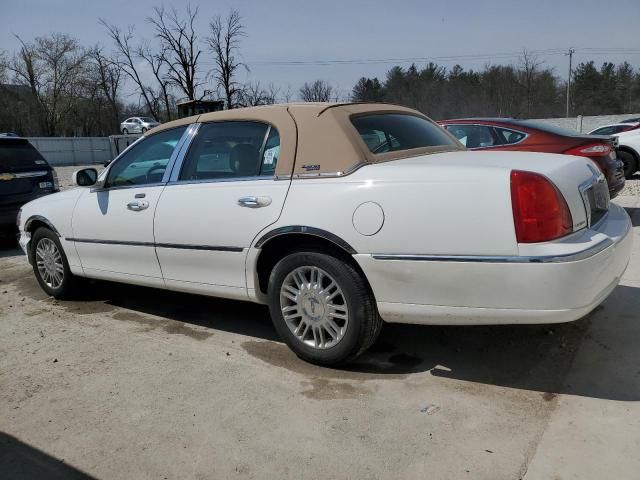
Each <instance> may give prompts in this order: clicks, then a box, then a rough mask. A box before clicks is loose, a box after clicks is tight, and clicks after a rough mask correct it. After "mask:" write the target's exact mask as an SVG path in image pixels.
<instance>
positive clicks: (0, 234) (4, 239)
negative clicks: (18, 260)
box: [0, 230, 22, 258]
mask: <svg viewBox="0 0 640 480" xmlns="http://www.w3.org/2000/svg"><path fill="white" fill-rule="evenodd" d="M21 253H22V250H20V247H19V246H18V240H17V237H16V233H15V232H14V231H13V230H7V231H0V258H6V257H13V256H16V255H20V254H21Z"/></svg>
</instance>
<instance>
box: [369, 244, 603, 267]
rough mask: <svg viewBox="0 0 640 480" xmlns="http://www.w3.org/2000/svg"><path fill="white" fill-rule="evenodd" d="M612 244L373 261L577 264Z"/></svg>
mask: <svg viewBox="0 0 640 480" xmlns="http://www.w3.org/2000/svg"><path fill="white" fill-rule="evenodd" d="M613 244H614V241H613V240H611V239H610V238H606V239H605V240H603V241H602V242H600V243H598V244H596V245H593V246H592V247H589V248H587V249H585V250H582V251H580V252H576V253H568V254H566V255H545V256H543V255H540V256H515V255H514V256H490V255H487V256H481V255H402V254H399V255H395V254H378V253H374V254H372V255H371V257H372V258H373V259H375V260H405V261H416V262H470V263H478V262H480V263H566V262H577V261H579V260H584V259H586V258H589V257H592V256H594V255H596V254H598V253H600V252H602V251H603V250H605V249H607V248H609V247H610V246H611V245H613Z"/></svg>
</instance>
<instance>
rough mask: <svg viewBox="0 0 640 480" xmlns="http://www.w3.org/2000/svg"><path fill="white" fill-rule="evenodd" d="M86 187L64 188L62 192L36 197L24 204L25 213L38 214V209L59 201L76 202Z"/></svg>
mask: <svg viewBox="0 0 640 480" xmlns="http://www.w3.org/2000/svg"><path fill="white" fill-rule="evenodd" d="M83 191H84V188H80V187H78V188H70V189H68V190H63V191H61V192H57V193H52V194H51V195H46V196H44V197H40V198H36V199H35V200H32V201H30V202H29V203H26V204H24V205H23V206H22V212H23V214H26V213H29V214H30V215H38V211H40V210H42V208H43V207H45V206H46V207H47V208H49V207H50V206H51V205H52V204H54V203H59V202H74V203H75V201H76V200H77V199H78V197H79V196H80V195H81V194H82V192H83Z"/></svg>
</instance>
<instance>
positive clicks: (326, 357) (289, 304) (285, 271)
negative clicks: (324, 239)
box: [269, 252, 382, 366]
mask: <svg viewBox="0 0 640 480" xmlns="http://www.w3.org/2000/svg"><path fill="white" fill-rule="evenodd" d="M269 310H270V312H271V319H272V320H273V323H274V326H275V328H276V330H277V331H278V333H279V334H280V336H281V337H282V339H283V340H284V341H285V342H286V343H287V345H288V346H289V347H290V348H291V349H292V350H293V351H294V352H295V353H296V354H297V355H298V356H299V357H301V358H303V359H304V360H307V361H309V362H311V363H316V364H319V365H326V366H331V365H337V364H339V363H343V362H346V361H348V360H351V359H353V358H355V357H357V356H358V355H360V354H361V353H363V352H364V351H365V350H366V349H367V348H369V347H370V346H371V345H372V344H373V342H374V341H375V340H376V338H377V336H378V334H379V333H380V329H381V327H382V319H381V318H380V316H379V315H378V311H377V308H376V304H375V300H374V298H373V294H372V293H371V291H370V289H369V286H368V285H367V283H366V281H365V280H364V279H363V278H362V276H361V274H360V273H358V272H357V271H356V270H355V269H354V268H353V267H352V266H351V265H350V264H349V263H347V262H344V261H343V260H339V259H337V258H335V257H333V256H330V255H327V254H324V253H318V252H295V253H292V254H290V255H288V256H286V257H284V258H283V259H282V260H280V261H279V262H278V263H277V264H276V266H275V267H274V269H273V271H272V272H271V276H270V278H269Z"/></svg>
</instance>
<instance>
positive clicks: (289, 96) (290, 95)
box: [282, 83, 293, 103]
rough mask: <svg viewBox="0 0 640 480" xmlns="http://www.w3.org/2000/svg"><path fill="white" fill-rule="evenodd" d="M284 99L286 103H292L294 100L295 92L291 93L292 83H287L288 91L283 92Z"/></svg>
mask: <svg viewBox="0 0 640 480" xmlns="http://www.w3.org/2000/svg"><path fill="white" fill-rule="evenodd" d="M282 98H283V99H284V101H285V103H289V102H291V99H292V98H293V92H292V91H291V84H290V83H287V89H286V90H285V91H284V92H283V94H282Z"/></svg>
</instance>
